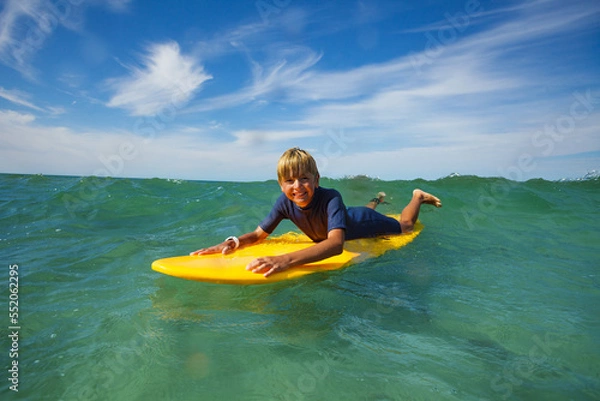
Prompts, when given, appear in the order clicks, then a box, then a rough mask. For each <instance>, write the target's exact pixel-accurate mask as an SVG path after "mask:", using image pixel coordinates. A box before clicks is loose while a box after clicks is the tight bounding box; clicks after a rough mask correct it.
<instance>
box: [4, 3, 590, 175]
mask: <svg viewBox="0 0 600 401" xmlns="http://www.w3.org/2000/svg"><path fill="white" fill-rule="evenodd" d="M599 49H600V2H599V1H597V0H570V1H565V0H525V1H523V0H513V1H511V0H506V1H500V0H488V1H486V0H480V1H478V0H457V1H454V0H449V1H438V0H420V1H416V0H411V1H402V0H395V1H392V0H373V1H367V0H364V1H355V0H347V1H341V0H337V1H328V0H320V1H316V0H306V1H303V0H231V1H222V0H210V1H209V0H204V1H203V0H198V1H191V0H190V1H183V0H175V1H169V2H166V1H158V0H144V1H141V0H4V1H0V173H19V174H45V175H73V176H91V175H95V176H101V177H102V176H111V177H136V178H152V177H158V178H173V179H186V180H225V181H262V180H267V179H274V178H276V172H275V168H276V163H277V160H278V159H279V157H280V155H281V154H282V153H283V152H284V151H285V150H287V149H289V148H291V147H300V148H302V149H306V150H308V151H309V152H310V153H311V154H312V155H313V156H314V157H315V159H316V160H317V164H318V166H319V170H320V173H321V175H322V176H326V177H332V178H341V177H346V176H356V175H367V176H370V177H373V178H379V179H383V180H410V179H416V178H424V179H433V180H434V179H438V178H443V177H446V176H448V175H450V174H460V175H478V176H483V177H496V176H501V177H506V178H509V179H513V180H519V181H521V180H527V179H530V178H545V179H551V180H554V179H562V178H580V177H583V176H585V175H586V174H588V173H590V172H593V171H598V170H600V51H599Z"/></svg>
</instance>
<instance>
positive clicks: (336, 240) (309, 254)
mask: <svg viewBox="0 0 600 401" xmlns="http://www.w3.org/2000/svg"><path fill="white" fill-rule="evenodd" d="M344 239H345V231H344V230H343V229H341V228H336V229H333V230H331V231H329V233H328V234H327V239H326V240H324V241H321V242H319V243H318V244H315V245H313V246H311V247H308V248H306V249H302V250H300V251H296V252H291V253H287V254H285V255H281V256H267V257H263V258H258V259H254V260H253V261H252V262H250V264H248V266H246V270H252V272H254V273H263V272H264V276H265V277H269V276H270V275H271V274H273V273H276V272H281V271H284V270H286V269H289V268H290V267H294V266H299V265H303V264H306V263H312V262H317V261H319V260H323V259H326V258H329V257H331V256H335V255H339V254H340V253H342V252H343V250H344Z"/></svg>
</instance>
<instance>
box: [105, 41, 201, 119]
mask: <svg viewBox="0 0 600 401" xmlns="http://www.w3.org/2000/svg"><path fill="white" fill-rule="evenodd" d="M142 64H143V65H142V67H141V68H138V67H129V69H130V73H131V74H130V75H129V76H126V77H121V78H114V79H110V80H108V81H107V84H108V86H109V87H110V88H111V89H112V90H114V91H115V92H116V93H115V95H114V96H113V97H112V98H111V99H110V101H109V102H108V103H107V106H108V107H119V108H124V109H126V110H128V111H129V112H130V114H131V115H134V116H147V115H153V114H156V113H158V112H160V111H162V110H163V109H164V108H165V107H180V106H181V105H182V104H184V103H185V102H187V101H188V100H189V99H190V98H192V96H193V95H194V93H196V92H197V91H198V89H199V88H200V86H201V85H202V83H204V82H205V81H207V80H209V79H211V78H212V76H211V75H209V74H207V73H205V72H204V68H203V66H202V65H200V64H199V62H198V60H196V59H194V58H192V57H190V56H185V55H182V54H181V51H180V49H179V45H178V44H177V43H176V42H168V43H160V44H153V45H151V46H149V47H148V50H147V54H146V55H145V56H144V57H143V60H142Z"/></svg>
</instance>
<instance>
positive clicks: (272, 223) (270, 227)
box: [259, 196, 285, 234]
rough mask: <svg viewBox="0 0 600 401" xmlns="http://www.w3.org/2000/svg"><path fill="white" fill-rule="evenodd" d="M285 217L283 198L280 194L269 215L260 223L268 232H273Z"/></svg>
mask: <svg viewBox="0 0 600 401" xmlns="http://www.w3.org/2000/svg"><path fill="white" fill-rule="evenodd" d="M284 218H285V215H284V213H283V199H282V197H281V196H280V197H279V198H278V199H277V201H276V202H275V204H274V205H273V208H272V209H271V212H270V213H269V215H268V216H267V217H265V218H264V220H263V221H262V222H261V223H260V224H259V227H260V228H262V229H263V231H264V232H266V233H267V234H271V233H273V231H275V229H276V228H277V226H278V225H279V223H281V220H283V219H284Z"/></svg>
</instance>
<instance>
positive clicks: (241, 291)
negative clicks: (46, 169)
mask: <svg viewBox="0 0 600 401" xmlns="http://www.w3.org/2000/svg"><path fill="white" fill-rule="evenodd" d="M322 185H323V186H326V187H334V188H336V189H338V190H339V191H340V192H341V193H342V195H343V196H344V199H345V201H346V204H347V205H360V204H364V203H365V202H366V201H367V200H369V199H370V198H372V197H373V196H374V195H375V194H376V193H377V192H378V191H385V192H386V193H387V194H388V201H389V202H390V203H391V204H390V205H382V206H380V209H379V210H380V211H382V212H388V213H393V212H399V210H400V208H401V206H403V205H404V204H405V203H406V202H407V201H408V198H409V196H410V193H411V191H412V189H413V188H415V187H420V188H422V189H424V190H427V191H430V192H432V193H434V194H436V195H438V196H439V197H440V198H441V199H442V200H443V202H444V207H443V208H442V209H434V208H431V207H425V208H424V209H423V211H422V213H421V221H422V222H423V224H424V225H425V229H424V231H423V232H422V234H421V235H420V236H419V237H418V238H417V239H416V240H415V241H414V242H412V243H411V244H409V245H408V246H406V247H404V248H402V249H400V250H397V251H392V252H389V253H387V254H385V255H383V256H382V257H380V258H377V259H371V260H368V261H366V262H363V263H361V264H356V265H352V266H349V267H347V268H345V269H343V270H339V271H334V272H326V273H322V274H320V273H319V274H315V275H312V276H308V277H306V278H301V279H299V280H297V281H288V282H283V283H278V284H273V285H265V286H228V285H215V284H205V283H197V282H191V281H185V280H180V279H176V278H172V277H168V276H164V275H161V274H158V273H156V272H154V271H152V270H151V269H150V264H151V263H152V261H153V260H155V259H158V258H162V257H167V256H174V255H179V254H187V253H188V252H190V251H192V250H195V249H197V248H199V247H202V246H205V245H210V244H213V243H215V242H218V241H220V240H222V239H223V238H225V237H226V236H228V235H235V234H241V233H243V232H245V231H248V230H251V229H254V228H255V227H256V225H257V223H258V222H259V221H260V219H261V218H262V217H263V216H264V215H265V214H266V213H267V212H268V211H269V209H270V204H271V203H272V201H273V199H274V197H276V196H277V195H278V187H277V183H276V182H275V181H267V182H258V183H232V182H227V183H225V182H192V181H176V180H159V179H152V180H131V179H110V178H94V177H90V178H74V177H47V176H19V175H0V202H1V204H2V207H1V211H0V218H1V221H2V232H1V236H0V252H1V255H2V264H3V266H4V267H3V270H4V271H3V272H2V275H3V277H4V279H3V282H4V283H5V284H4V285H3V286H2V305H3V310H5V311H7V310H8V307H9V300H10V299H11V298H10V297H11V292H10V290H11V289H13V290H14V287H15V286H14V285H13V286H12V287H10V282H9V280H10V278H9V275H10V274H11V271H13V272H15V271H16V272H18V280H19V281H18V294H17V295H18V316H17V320H16V321H15V322H11V321H10V317H9V315H8V314H7V313H6V312H5V313H4V314H3V315H2V316H3V317H2V318H1V319H0V327H2V332H3V333H6V334H4V335H2V340H1V342H0V347H1V349H0V354H1V355H2V359H1V361H2V371H3V372H4V374H3V375H4V377H3V378H2V382H3V383H4V384H3V385H2V386H1V388H0V398H1V399H2V400H11V399H15V400H128V401H131V400H342V399H343V400H369V401H383V400H598V399H600V346H599V345H600V277H599V273H600V216H599V213H598V210H600V180H599V179H598V178H597V177H595V178H594V177H592V178H590V179H586V180H581V181H569V182H566V181H565V182H550V181H544V180H532V181H528V182H513V181H507V180H503V179H493V178H478V177H448V178H444V179H440V180H436V181H423V180H415V181H394V182H390V181H378V180H371V179H367V178H353V179H341V180H323V182H322ZM291 228H292V226H290V225H284V227H281V229H280V230H279V231H281V232H284V231H288V230H289V229H291ZM15 265H16V266H18V269H17V268H15ZM11 267H13V268H12V269H11ZM13 274H15V273H13ZM13 277H14V276H13ZM13 284H14V281H13ZM14 298H15V295H13V300H14ZM12 305H13V306H14V304H12ZM13 326H16V327H18V329H16V330H11V329H10V327H13ZM14 331H17V334H18V338H10V337H9V335H10V334H11V333H13V332H14ZM13 340H16V343H15V342H14V341H13ZM15 345H16V346H17V348H18V351H17V352H16V353H17V354H18V355H14V352H13V353H11V352H10V351H11V348H13V347H14V346H15ZM15 361H16V362H18V372H17V373H16V376H17V378H18V390H19V391H18V393H16V392H14V391H13V390H11V389H10V388H9V386H13V385H14V384H13V383H14V381H13V383H11V381H10V380H8V379H10V378H12V377H14V376H15V373H14V372H13V373H11V372H9V369H10V368H11V366H12V364H13V363H14V362H15ZM13 388H14V387H13Z"/></svg>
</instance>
